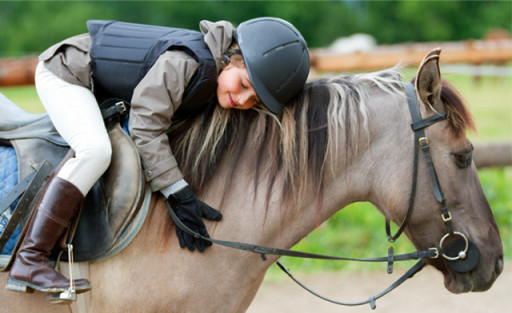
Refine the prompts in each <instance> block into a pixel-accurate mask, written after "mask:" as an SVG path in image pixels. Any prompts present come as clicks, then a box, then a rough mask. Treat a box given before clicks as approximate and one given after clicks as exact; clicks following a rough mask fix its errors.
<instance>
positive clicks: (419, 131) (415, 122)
mask: <svg viewBox="0 0 512 313" xmlns="http://www.w3.org/2000/svg"><path fill="white" fill-rule="evenodd" d="M403 85H404V88H405V93H406V96H407V103H408V105H409V112H410V113H411V118H412V123H411V128H412V130H413V131H414V159H413V160H414V161H413V162H414V163H413V165H414V167H413V173H412V188H411V195H410V197H409V207H408V208H407V213H406V215H405V217H404V219H403V221H402V223H401V224H400V227H399V228H398V230H397V231H396V233H395V234H394V235H392V234H391V226H390V221H389V219H386V234H387V236H388V241H390V242H394V241H395V240H396V239H397V238H398V237H400V235H401V234H402V232H403V231H404V230H405V228H406V227H407V225H408V224H409V220H410V218H411V216H412V212H413V211H414V203H415V199H416V189H417V188H416V185H417V178H418V162H419V151H420V149H421V151H422V152H423V156H424V157H425V161H426V163H427V168H428V172H429V175H430V181H431V182H432V188H433V190H434V195H435V197H436V200H437V201H438V202H439V203H440V204H441V211H442V216H443V221H445V224H446V226H447V227H448V230H449V232H450V233H452V227H451V221H450V220H451V217H450V213H449V212H448V208H447V207H446V200H445V198H444V194H443V192H442V190H441V186H440V184H439V180H438V178H437V174H436V170H435V168H434V164H433V162H432V157H431V155H430V145H429V142H428V139H427V137H426V135H425V128H427V127H428V126H430V125H432V124H435V123H437V122H439V121H442V120H444V119H446V117H447V115H446V113H442V114H436V115H434V116H431V117H429V118H426V119H422V118H421V114H420V112H419V107H418V97H417V95H416V91H415V89H414V86H413V84H412V83H410V82H406V83H404V84H403Z"/></svg>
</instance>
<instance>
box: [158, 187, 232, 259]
mask: <svg viewBox="0 0 512 313" xmlns="http://www.w3.org/2000/svg"><path fill="white" fill-rule="evenodd" d="M171 199H172V200H174V201H175V203H176V207H175V209H174V210H175V212H176V216H178V218H179V219H180V221H182V222H183V224H185V225H187V227H188V228H190V229H191V230H193V231H195V232H196V233H199V234H200V235H202V236H204V237H207V238H210V235H208V232H207V230H206V226H205V225H204V222H203V219H202V218H203V217H204V218H206V219H209V220H211V221H220V220H221V219H222V214H221V213H220V212H219V211H217V210H215V209H214V208H212V207H210V206H209V205H207V204H206V203H204V202H202V201H201V200H199V199H197V197H196V196H195V195H194V193H193V192H192V190H191V189H190V187H189V186H186V187H185V188H183V189H181V190H180V191H178V192H176V193H173V194H171V195H169V198H168V199H167V201H170V200H171ZM176 235H177V236H178V240H179V242H180V246H181V247H182V248H185V247H187V248H188V249H189V250H190V251H194V247H195V248H197V250H199V251H200V252H203V251H204V250H205V249H206V247H209V246H211V245H212V243H211V242H210V241H206V240H204V239H201V238H195V237H194V236H192V235H189V234H187V233H185V232H184V231H183V230H181V229H180V228H179V227H176Z"/></svg>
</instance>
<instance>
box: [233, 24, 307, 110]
mask: <svg viewBox="0 0 512 313" xmlns="http://www.w3.org/2000/svg"><path fill="white" fill-rule="evenodd" d="M235 40H236V41H237V43H238V46H239V47H240V50H241V51H242V56H243V58H244V63H245V66H246V68H247V71H248V72H249V77H250V79H251V82H252V85H253V87H254V90H255V91H256V94H257V95H258V97H259V98H260V100H261V102H262V103H263V104H264V105H265V107H267V108H268V109H269V110H270V111H271V112H272V113H275V114H281V113H282V112H283V106H284V104H285V103H286V102H288V101H289V100H290V99H291V98H292V97H293V96H295V95H296V94H297V93H298V92H299V91H300V90H301V88H302V87H303V86H304V83H305V82H306V79H307V77H308V74H309V52H308V47H307V44H306V41H305V40H304V38H303V37H302V35H301V34H300V33H299V31H298V30H297V29H296V28H295V27H294V26H293V25H292V24H290V23H288V22H287V21H285V20H282V19H279V18H275V17H260V18H255V19H251V20H248V21H245V22H243V23H241V24H240V25H239V26H238V27H237V29H236V33H235Z"/></svg>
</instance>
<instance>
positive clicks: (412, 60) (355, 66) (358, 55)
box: [311, 39, 512, 72]
mask: <svg viewBox="0 0 512 313" xmlns="http://www.w3.org/2000/svg"><path fill="white" fill-rule="evenodd" d="M437 47H440V48H441V63H442V64H448V63H470V64H478V65H479V64H484V63H498V64H503V63H506V62H509V61H512V40H510V39H503V40H478V41H477V40H471V41H462V42H429V43H405V44H398V45H390V46H377V47H376V48H374V49H371V50H368V51H364V52H354V53H345V54H341V53H336V52H333V51H330V50H328V49H312V50H311V55H312V68H313V69H314V70H315V71H317V72H344V71H359V70H376V69H382V68H389V67H393V66H395V65H397V64H402V65H404V66H418V65H419V64H420V62H421V60H422V59H423V57H424V56H425V55H426V54H427V53H428V52H430V51H431V50H432V49H434V48H437Z"/></svg>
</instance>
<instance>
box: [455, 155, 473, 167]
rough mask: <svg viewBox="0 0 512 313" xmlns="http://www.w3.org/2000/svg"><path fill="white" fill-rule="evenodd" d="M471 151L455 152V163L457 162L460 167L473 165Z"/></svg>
mask: <svg viewBox="0 0 512 313" xmlns="http://www.w3.org/2000/svg"><path fill="white" fill-rule="evenodd" d="M471 155H472V153H471V151H469V152H464V153H454V154H453V158H454V160H455V164H457V166H458V167H460V168H466V167H468V166H470V165H471Z"/></svg>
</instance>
